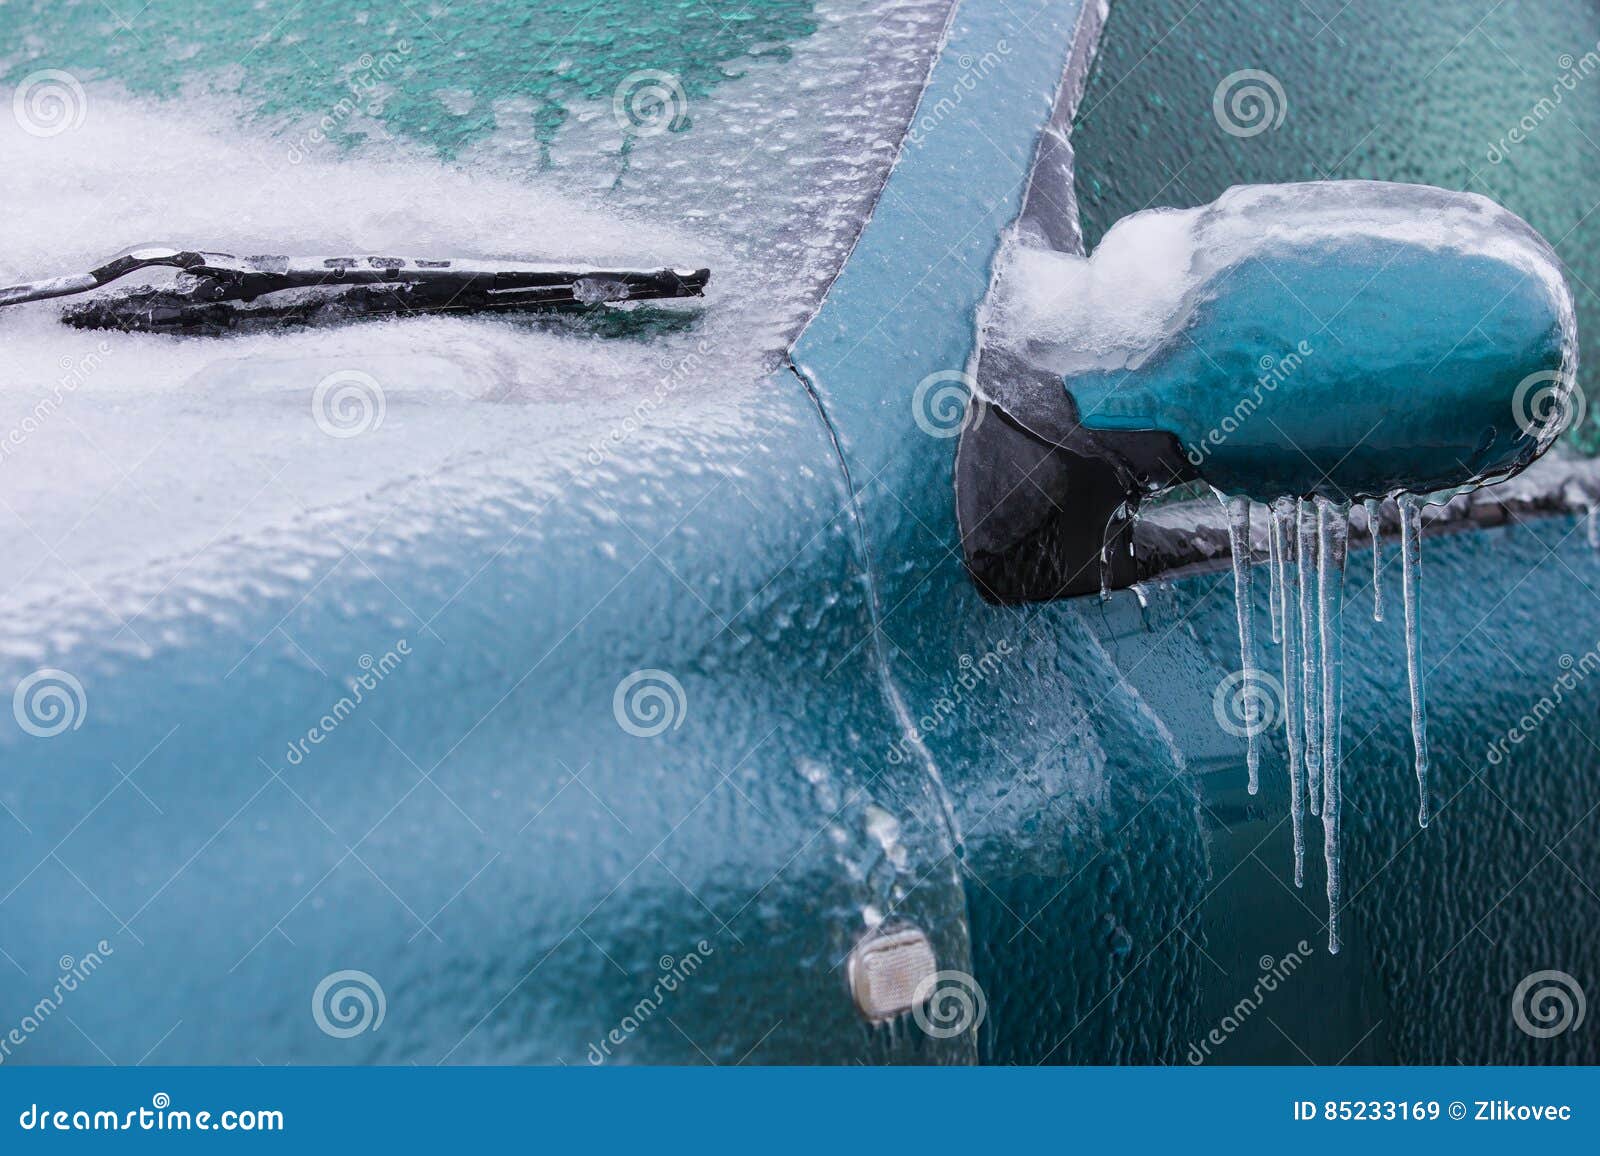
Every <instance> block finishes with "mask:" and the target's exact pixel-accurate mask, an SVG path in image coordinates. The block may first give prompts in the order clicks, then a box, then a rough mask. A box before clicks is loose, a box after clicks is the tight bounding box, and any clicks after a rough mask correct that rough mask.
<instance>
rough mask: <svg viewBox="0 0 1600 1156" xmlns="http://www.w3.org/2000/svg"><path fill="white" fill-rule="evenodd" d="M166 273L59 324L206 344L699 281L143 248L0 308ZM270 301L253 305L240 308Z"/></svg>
mask: <svg viewBox="0 0 1600 1156" xmlns="http://www.w3.org/2000/svg"><path fill="white" fill-rule="evenodd" d="M162 267H165V268H173V269H177V270H179V271H180V273H181V276H180V277H179V278H178V281H177V282H176V284H175V285H174V286H172V287H170V288H163V289H153V288H148V287H147V288H144V289H141V290H136V291H132V292H128V293H121V294H116V295H113V296H108V297H103V298H97V299H95V300H93V301H91V302H89V303H87V304H85V305H81V306H77V307H74V308H73V309H71V310H69V311H67V312H66V313H65V314H63V318H62V319H63V320H65V321H67V322H68V323H69V324H73V325H78V326H81V327H89V328H114V329H131V330H157V331H175V332H185V333H187V332H217V331H221V330H223V329H228V328H231V327H233V326H234V325H235V324H236V323H237V321H239V320H241V319H247V318H255V319H261V320H268V321H291V322H302V323H304V322H309V321H312V320H316V319H317V318H318V317H319V316H324V315H326V316H332V317H334V318H341V317H345V316H361V315H370V314H395V313H437V312H466V311H477V310H494V309H528V308H535V309H537V308H548V307H552V306H572V305H578V306H592V305H603V304H604V305H609V304H615V303H618V302H623V301H651V300H661V299H663V298H675V297H698V296H700V295H701V294H702V293H703V292H704V290H705V286H706V283H707V282H708V281H709V280H710V279H711V271H710V270H709V269H674V268H655V269H645V268H620V267H596V266H574V265H560V264H551V263H544V262H533V261H498V260H470V259H469V260H462V259H457V258H451V259H446V260H429V259H425V258H408V257H390V256H382V255H362V256H345V257H280V256H262V257H235V256H233V255H231V254H228V253H210V252H202V251H198V250H185V249H171V248H145V249H135V250H133V251H132V252H130V253H127V254H124V255H122V256H120V257H116V258H113V259H112V260H110V261H107V262H106V263H105V264H103V265H101V266H99V267H98V268H96V269H91V270H90V271H89V272H87V273H78V274H73V275H70V276H66V277H53V278H50V279H47V280H44V281H32V282H28V283H26V284H22V285H14V286H11V287H10V288H0V307H4V306H7V305H20V304H23V303H25V302H29V301H43V300H48V299H50V298H54V297H66V296H70V295H73V294H77V293H86V292H88V291H89V290H92V289H98V288H100V287H101V286H103V285H106V284H109V283H110V282H112V281H115V280H117V279H119V278H121V277H125V276H127V275H128V274H129V273H133V272H137V271H138V270H141V269H149V268H162ZM273 294H283V295H284V296H283V297H275V298H274V299H273V300H272V301H270V302H268V303H266V304H265V305H262V306H258V307H255V308H242V307H245V306H250V305H251V304H252V303H253V302H256V301H257V299H259V298H262V297H266V296H269V295H273Z"/></svg>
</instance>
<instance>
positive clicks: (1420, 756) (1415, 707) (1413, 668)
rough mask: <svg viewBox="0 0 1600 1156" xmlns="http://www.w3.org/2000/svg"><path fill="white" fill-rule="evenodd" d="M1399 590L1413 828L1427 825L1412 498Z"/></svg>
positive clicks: (1404, 515) (1417, 541)
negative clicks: (1413, 774)
mask: <svg viewBox="0 0 1600 1156" xmlns="http://www.w3.org/2000/svg"><path fill="white" fill-rule="evenodd" d="M1400 549H1401V567H1402V571H1403V573H1402V575H1401V581H1402V589H1403V592H1404V601H1405V619H1406V680H1407V682H1408V683H1409V684H1410V687H1411V742H1412V747H1413V750H1414V753H1415V755H1416V760H1417V762H1416V767H1417V825H1418V826H1420V827H1426V826H1427V825H1428V819H1429V810H1428V699H1427V675H1426V673H1425V672H1424V671H1423V669H1422V643H1421V623H1420V618H1419V613H1418V612H1419V610H1420V609H1421V608H1420V607H1419V605H1418V599H1419V598H1420V597H1421V590H1422V517H1421V511H1420V510H1419V509H1418V508H1417V502H1416V499H1415V498H1413V497H1411V496H1410V495H1407V496H1406V497H1404V498H1401V499H1400Z"/></svg>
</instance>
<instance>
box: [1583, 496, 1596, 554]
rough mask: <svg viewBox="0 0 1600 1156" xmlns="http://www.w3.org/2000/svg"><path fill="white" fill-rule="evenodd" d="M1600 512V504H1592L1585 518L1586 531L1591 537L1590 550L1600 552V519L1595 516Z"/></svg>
mask: <svg viewBox="0 0 1600 1156" xmlns="http://www.w3.org/2000/svg"><path fill="white" fill-rule="evenodd" d="M1597 510H1600V503H1597V502H1590V503H1589V509H1588V511H1587V516H1586V517H1585V518H1584V523H1585V529H1586V530H1587V532H1588V535H1589V549H1591V550H1600V517H1596V516H1595V511H1597Z"/></svg>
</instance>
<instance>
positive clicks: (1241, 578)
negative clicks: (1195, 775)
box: [1223, 498, 1261, 795]
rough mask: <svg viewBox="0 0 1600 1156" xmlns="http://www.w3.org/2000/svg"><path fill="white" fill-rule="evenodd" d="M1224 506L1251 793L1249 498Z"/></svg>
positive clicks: (1257, 757) (1254, 786)
mask: <svg viewBox="0 0 1600 1156" xmlns="http://www.w3.org/2000/svg"><path fill="white" fill-rule="evenodd" d="M1223 509H1225V510H1226V511H1227V513H1228V541H1229V544H1230V546H1231V547H1232V555H1233V605H1234V612H1235V617H1236V618H1237V620H1238V624H1239V675H1240V678H1241V679H1242V685H1241V688H1240V689H1241V692H1242V694H1241V698H1242V701H1243V702H1244V704H1245V728H1244V733H1245V742H1246V744H1247V745H1246V748H1245V749H1246V755H1245V765H1246V766H1247V767H1248V768H1249V772H1250V793H1251V794H1252V795H1253V794H1255V793H1256V792H1257V791H1258V790H1260V788H1261V780H1260V765H1261V751H1260V749H1259V747H1258V746H1257V745H1256V734H1257V732H1258V731H1259V730H1260V729H1261V728H1260V726H1259V725H1258V723H1257V718H1256V713H1257V712H1258V711H1260V709H1261V706H1260V704H1259V703H1258V702H1257V701H1256V696H1255V688H1254V687H1253V685H1252V683H1253V682H1254V681H1255V650H1256V647H1255V630H1254V627H1253V625H1252V608H1253V607H1254V605H1255V599H1254V597H1253V596H1252V593H1251V589H1252V587H1251V561H1250V499H1248V498H1223Z"/></svg>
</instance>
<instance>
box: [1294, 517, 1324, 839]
mask: <svg viewBox="0 0 1600 1156" xmlns="http://www.w3.org/2000/svg"><path fill="white" fill-rule="evenodd" d="M1315 519H1316V513H1315V511H1314V509H1313V507H1312V505H1311V503H1310V502H1309V501H1307V500H1306V499H1304V498H1301V499H1300V500H1299V502H1298V503H1297V504H1296V519H1295V520H1296V534H1297V536H1298V538H1299V544H1298V547H1297V550H1298V554H1297V558H1298V564H1297V565H1296V566H1295V581H1296V584H1297V587H1298V593H1299V595H1300V639H1301V643H1302V645H1301V647H1300V650H1301V673H1302V675H1303V681H1302V682H1301V684H1300V701H1301V702H1302V703H1303V704H1304V706H1305V743H1306V804H1307V805H1308V806H1309V807H1310V808H1311V813H1312V814H1313V815H1315V814H1316V813H1317V810H1318V808H1319V806H1320V800H1321V798H1322V782H1321V775H1320V771H1321V767H1322V757H1321V755H1320V753H1319V752H1320V750H1321V738H1322V721H1321V719H1320V718H1318V713H1317V708H1318V706H1320V705H1321V698H1320V696H1319V694H1318V691H1317V660H1318V656H1319V651H1318V648H1317V646H1316V645H1315V643H1316V637H1317V635H1316V631H1315V629H1314V627H1313V625H1312V623H1313V621H1314V620H1315V613H1314V611H1313V609H1312V606H1313V601H1314V599H1315V598H1316V595H1317V589H1316V581H1317V557H1318V555H1319V551H1318V550H1317V533H1316V521H1315Z"/></svg>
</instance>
